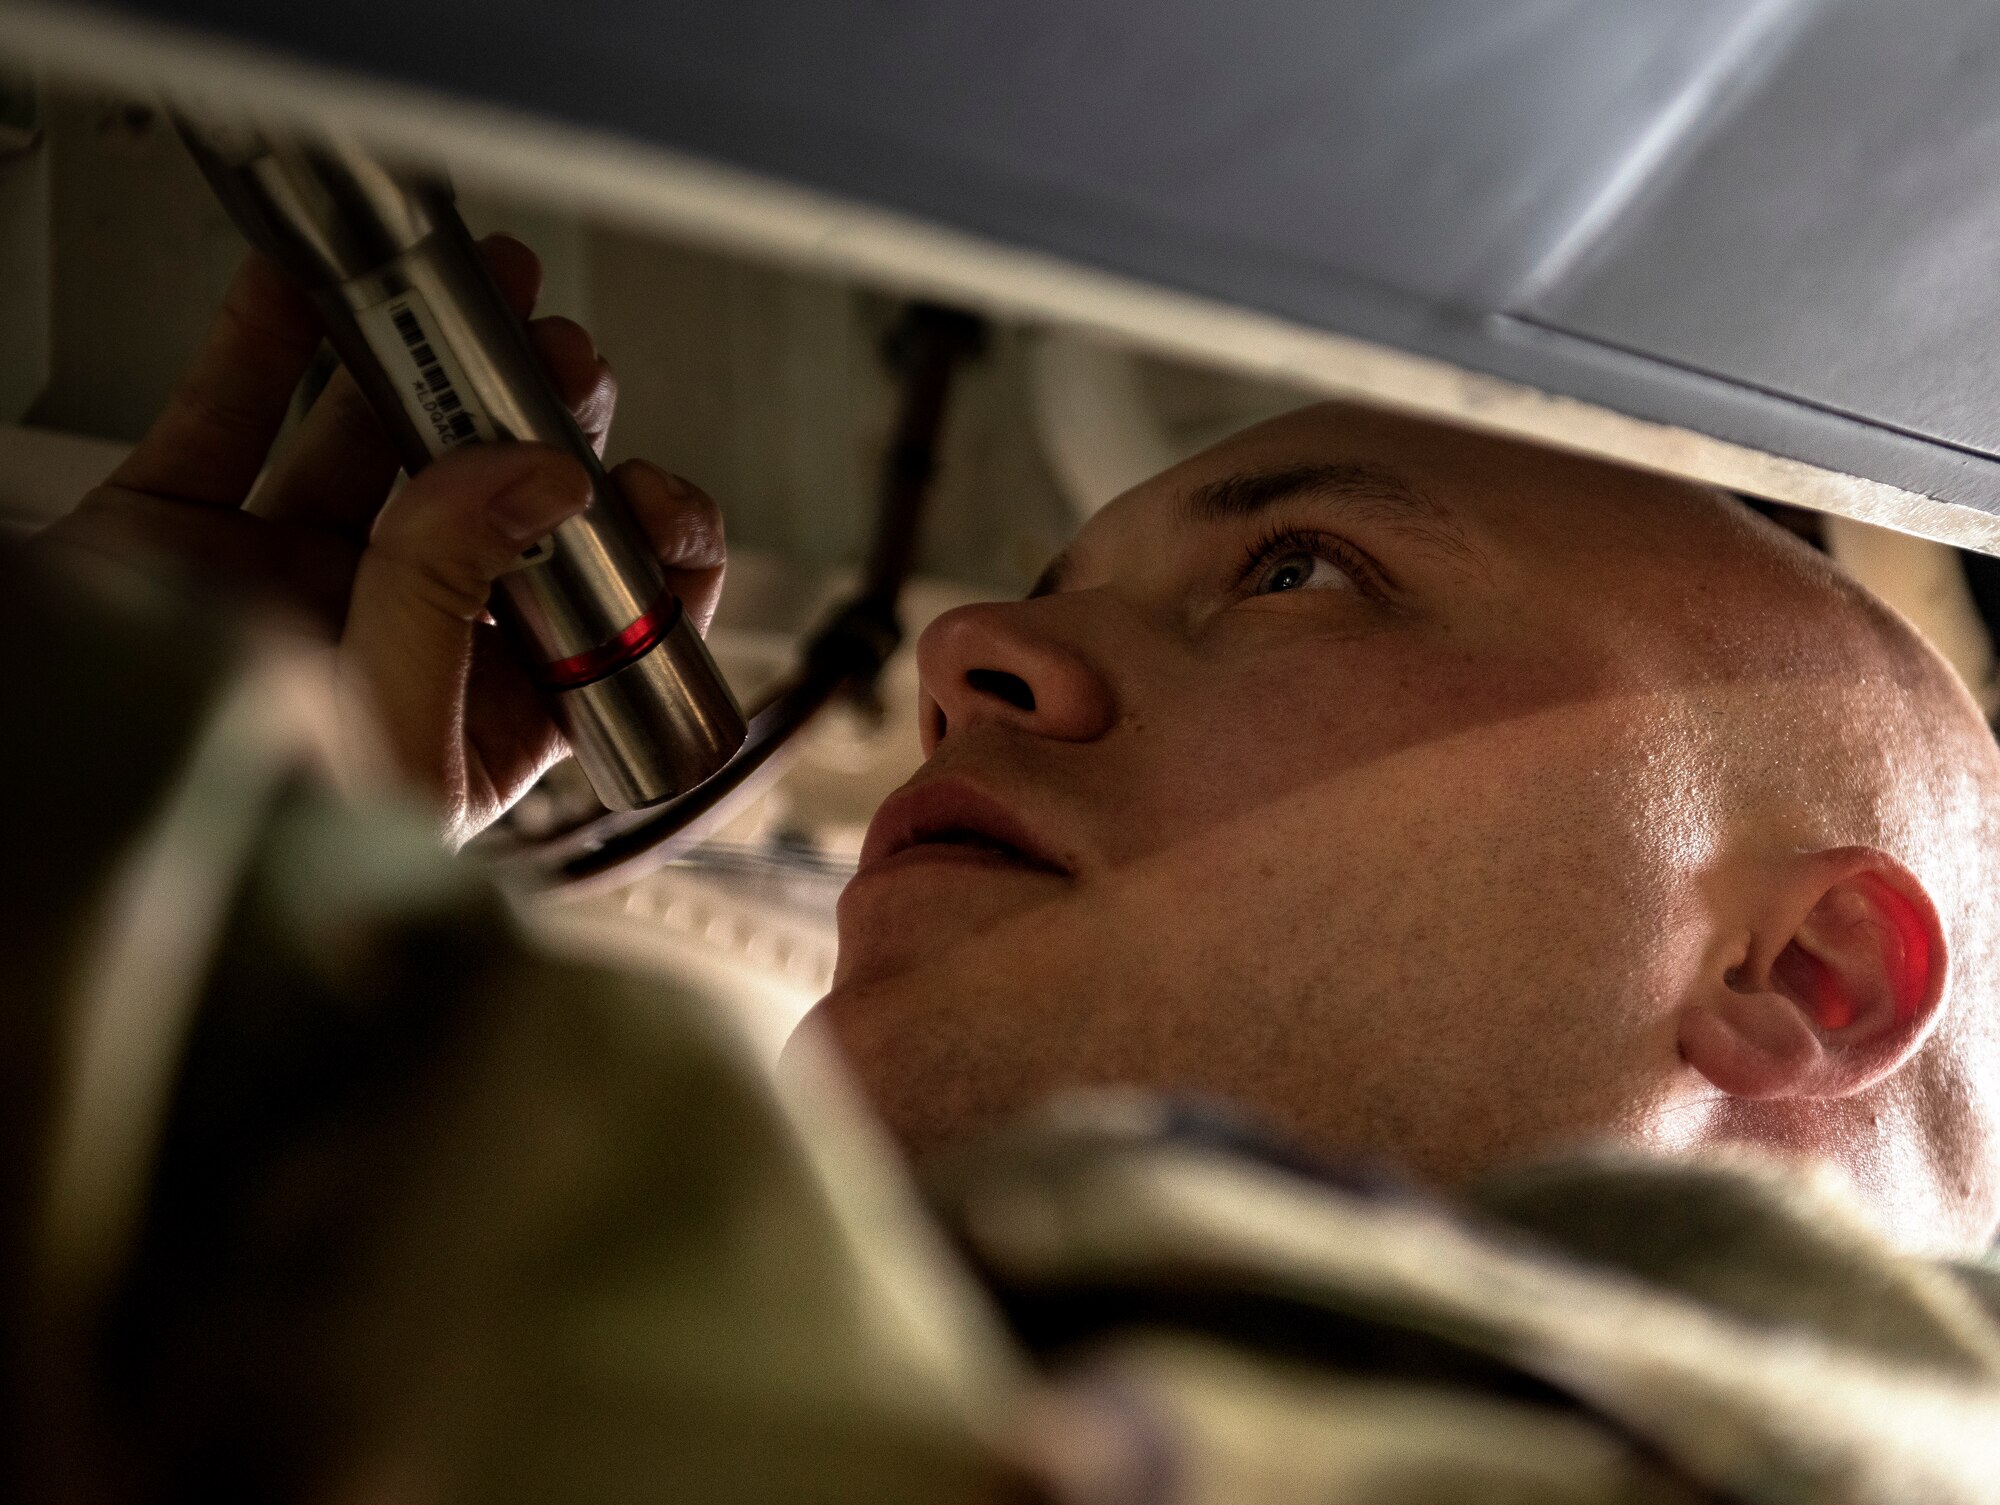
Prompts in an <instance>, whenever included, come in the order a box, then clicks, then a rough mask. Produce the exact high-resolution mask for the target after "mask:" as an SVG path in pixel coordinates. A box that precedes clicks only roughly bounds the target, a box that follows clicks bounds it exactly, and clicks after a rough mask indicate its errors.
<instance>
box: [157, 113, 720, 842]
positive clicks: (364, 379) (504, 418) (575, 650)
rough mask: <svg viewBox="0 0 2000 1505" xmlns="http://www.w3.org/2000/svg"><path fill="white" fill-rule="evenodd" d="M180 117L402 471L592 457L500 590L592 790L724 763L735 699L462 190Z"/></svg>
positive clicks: (621, 803)
mask: <svg viewBox="0 0 2000 1505" xmlns="http://www.w3.org/2000/svg"><path fill="white" fill-rule="evenodd" d="M185 130H186V134H187V136H188V140H189V146H190V148H191V149H192V150H193V151H194V153H195V157H196V160H197V161H198V162H199V163H200V165H201V167H202V170H203V172H204V173H205V174H206V175H207V176H208V178H209V181H210V182H211V183H212V184H213V185H214V186H215V188H216V191H217V194H218V195H219V196H220V197H221V198H222V200H223V202H224V204H225V205H227V206H228V208H229V209H230V211H231V214H232V216H233V217H234V218H235V219H236V221H237V223H238V225H239V226H240V227H241V228H242V229H243V230H244V232H245V234H246V235H247V236H248V237H249V238H250V239H251V241H252V242H253V243H254V244H256V245H258V246H260V247H261V248H262V249H264V250H265V251H266V252H268V253H269V254H270V255H271V256H273V257H274V258H276V259H277V260H278V261H279V263H280V264H281V265H283V266H285V267H286V268H287V270H289V271H290V272H292V273H293V275H295V276H296V277H297V278H298V280H299V281H300V282H301V283H302V284H303V285H304V286H305V288H306V289H307V291H308V292H309V293H310V294H311V296H312V298H313V300H314V303H315V305H316V306H317V307H318V308H319V310H320V313H321V315H322V316H323V318H324V319H325V322H326V326H327V332H328V338H329V340H330V341H331V342H332V344H333V346H334V348H335V349H336V350H337V351H338V352H339V353H340V356H341V359H342V360H343V361H344V362H345V363H346V365H347V367H348V369H349V370H350V371H351V372H352V373H353V374H354V376H355V379H356V381H357V382H358V383H359V385H360V386H361V388H362V390H363V391H364V392H366V393H367V394H368V396H369V398H370V400H371V403H372V405H373V406H374V408H375V410H376V412H377V413H378V414H379V415H380V416H381V417H382V418H383V420H384V421H385V423H386V424H387V426H388V428H389V430H390V432H391V434H392V435H393V436H394V437H395V439H396V441H397V443H398V446H399V448H400V449H401V451H402V455H403V460H404V466H405V468H406V469H407V470H409V471H411V472H412V473H414V472H415V471H417V470H420V469H422V468H423V467H424V466H425V465H427V464H429V463H430V461H431V460H433V459H434V458H436V457H437V456H438V455H440V454H443V453H445V452H446V451H448V450H449V449H451V448H453V447H455V446H456V445H458V444H461V443H474V442H479V441H480V440H483V439H496V438H497V439H518V440H533V441H538V442H541V443H545V444H552V445H555V446H557V447H559V448H561V449H563V450H565V451H567V452H568V453H570V454H571V455H573V456H575V457H576V458H577V459H578V460H579V461H580V462H581V463H582V464H583V465H584V466H585V468H586V469H587V470H588V471H589V474H590V479H591V485H592V489H593V493H594V495H593V499H592V501H591V503H590V505H589V506H588V507H587V508H586V509H585V510H584V511H583V512H582V513H581V514H579V515H578V516H576V517H574V518H571V519H570V520H569V521H567V522H565V523H563V524H562V525H561V526H560V527H559V528H557V529H556V531H555V532H554V533H553V534H551V535H550V536H549V537H548V538H547V539H544V540H542V542H541V543H539V544H537V545H535V546H534V547H533V548H532V549H530V550H529V551H528V552H527V553H526V554H524V555H523V556H522V559H521V562H520V564H519V565H518V567H516V568H514V569H511V570H509V571H508V572H507V573H506V574H505V575H503V576H502V577H501V579H500V581H499V582H498V586H497V588H496V591H495V598H494V600H495V606H496V609H497V610H498V611H499V614H500V615H501V616H502V618H503V619H504V620H506V621H507V622H508V623H509V625H510V626H511V627H512V628H513V629H514V633H515V636H516V638H517V639H518V640H519V641H520V642H521V644H522V647H523V649H524V651H525V652H526V654H527V656H528V659H529V661H530V663H531V665H533V666H536V667H537V668H538V672H539V674H540V676H541V678H542V679H543V681H544V685H545V687H546V689H547V690H548V692H549V693H548V697H547V698H548V700H549V703H550V705H551V708H552V709H553V711H554V713H555V715H556V718H557V720H558V722H559V723H560V724H561V726H562V728H563V730H564V732H565V733H566V734H567V736H568V737H569V740H570V745H571V747H572V748H573V749H574V750H575V752H576V756H577V759H578V761H579V762H580V763H581V764H582V765H583V768H584V770H585V772H586V773H587V774H588V775H589V777H590V781H591V784H592V787H593V788H595V789H596V791H597V793H598V797H599V798H600V799H602V800H603V801H604V802H605V804H606V805H608V806H611V807H612V808H614V809H631V808H635V807H638V806H643V805H649V804H653V803H657V802H658V801H661V800H664V799H669V798H672V797H673V796H675V795H678V794H680V793H682V792H684V791H685V790H687V789H688V788H690V787H692V786H693V785H694V784H697V783H699V782H700V781H701V780H702V779H704V778H706V777H708V776H709V775H710V774H712V773H714V772H715V771H716V770H717V769H718V768H720V767H721V766H722V765H723V763H724V762H726V761H727V759H728V757H729V755H730V754H731V753H733V752H734V751H735V750H736V748H737V747H738V746H739V745H740V744H741V743H742V740H743V736H744V722H743V717H742V713H741V712H740V710H738V708H737V706H736V703H735V700H734V698H733V697H732V696H731V695H730V693H729V688H728V686H727V685H726V684H725V683H724V682H723V680H722V677H721V675H720V673H719V672H718V671H717V670H716V668H715V665H714V662H713V660H711V659H710V658H709V656H708V653H707V650H706V649H705V648H703V646H702V643H701V639H700V636H699V635H698V634H697V633H696V632H695V631H694V630H693V628H692V627H691V626H690V625H689V624H688V622H687V620H686V618H685V616H684V615H683V614H682V613H681V611H680V606H679V603H678V602H677V601H674V600H673V598H672V595H671V592H669V591H668V589H667V586H666V581H665V577H664V576H663V574H662V573H661V569H660V566H659V564H658V562H657V561H656V560H655V559H654V557H653V555H652V551H651V550H650V549H649V548H648V547H647V545H646V543H645V540H644V538H643V536H642V535H641V534H640V532H639V529H638V526H637V524H636V523H635V522H634V521H633V520H632V518H631V515H630V513H629V512H628V510H627V509H626V507H625V505H624V502H623V500H622V499H621V498H620V497H619V496H618V493H617V488H616V486H615V484H614V483H613V482H612V480H611V478H610V477H609V475H607V474H606V472H605V471H604V468H603V466H602V465H600V464H599V463H598V460H597V456H596V454H595V452H594V451H593V450H592V448H591V446H590V443H589V441H588V440H586V439H585V438H584V436H583V434H582V432H581V431H580V430H579V429H578V428H577V425H576V422H575V420H574V419H573V418H571V416H570V414H569V412H568V411H567V409H565V408H564V406H563V405H562V403H561V401H560V400H559V399H558V398H557V397H556V395H555V393H554V391H553V390H552V389H551V388H550V386H549V383H548V379H547V378H546V376H545V375H544V374H543V372H542V369H541V364H540V362H539V360H537V358H536V356H535V353H534V350H533V348H532V347H531V346H530V344H529V343H528V339H527V334H526V332H525V330H524V329H523V328H522V326H521V323H520V321H519V320H518V319H516V318H515V317H514V316H513V314H512V313H511V312H510V311H509V310H508V309H507V307H506V305H505V303H504V302H503V301H502V299H501V297H500V295H499V292H498V291H497V289H495V288H494V286H493V283H492V280H491V278H490V277H488V275H487V274H486V271H485V268H484V266H483V264H482V263H481V262H480V259H479V256H478V252H477V251H476V249H475V248H474V247H473V245H472V242H471V240H470V238H469V236H468V235H467V234H466V231H465V227H464V225H463V223H462V222H461V221H460V220H459V218H458V214H457V211H456V210H455V208H454V207H453V205H452V199H451V191H450V189H449V188H448V187H446V186H445V185H444V184H442V183H439V182H435V181H428V180H423V179H418V178H412V177H409V176H406V175H403V174H398V173H391V172H389V171H388V170H386V169H385V168H384V167H382V165H381V164H380V163H378V162H377V161H375V160H374V159H373V158H372V157H371V156H369V155H368V154H367V153H365V152H362V151H361V150H359V149H358V148H356V147H354V146H353V145H351V144H350V143H347V142H344V141H340V140H338V139H326V140H322V141H315V142H314V143H313V144H312V145H310V146H307V145H303V144H300V143H298V142H293V141H288V140H286V139H284V138H282V137H277V138H273V137H270V136H268V135H267V134H265V133H263V132H260V131H256V130H251V129H248V128H243V127H236V126H228V125H225V126H214V127H212V126H208V125H202V126H193V125H190V126H188V127H186V128H185ZM397 362H401V365H400V366H398V365H397ZM399 371H400V372H401V374H400V375H398V374H397V373H398V372H399ZM655 618H657V619H660V620H661V621H663V622H664V623H667V624H670V625H668V626H667V630H665V631H664V632H662V633H659V634H657V638H658V640H657V643H656V644H655V645H654V646H652V647H650V648H649V649H647V650H646V651H644V652H643V653H640V654H638V656H637V657H636V659H635V658H634V653H635V652H636V651H637V646H638V644H639V643H640V642H643V640H644V638H645V637H648V636H653V635H654V634H651V633H645V634H638V635H635V628H643V627H645V626H646V625H647V624H648V622H649V621H650V620H652V619H655ZM626 642H631V643H632V644H633V645H634V646H633V648H632V649H631V650H625V649H623V648H621V646H620V645H621V644H622V643H626ZM600 661H601V662H600ZM566 666H575V667H570V668H568V670H567V672H565V669H566Z"/></svg>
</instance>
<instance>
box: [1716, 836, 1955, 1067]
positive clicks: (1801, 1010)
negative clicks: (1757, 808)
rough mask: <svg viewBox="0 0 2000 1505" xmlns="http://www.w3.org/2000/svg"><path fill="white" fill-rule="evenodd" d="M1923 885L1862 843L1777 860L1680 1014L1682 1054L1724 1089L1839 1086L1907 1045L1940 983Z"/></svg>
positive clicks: (1929, 1011) (1892, 1059)
mask: <svg viewBox="0 0 2000 1505" xmlns="http://www.w3.org/2000/svg"><path fill="white" fill-rule="evenodd" d="M1944 975H1945V945H1944V931H1943V929H1942V927H1941V926H1940V925H1939V924H1938V917H1937V909H1936V907H1935V906H1934V905H1933V904H1932V903H1931V900H1930V895H1929V894H1927V893H1926V892H1925V891H1924V887H1923V884H1922V883H1920V882H1919V881H1918V880H1917V878H1916V876H1915V875H1914V874H1913V873H1911V872H1910V871H1909V869H1907V868H1905V867H1904V866H1903V865H1902V864H1901V863H1899V862H1897V861H1896V860H1895V859H1894V858H1892V857H1890V856H1889V855H1888V854H1886V853H1884V852H1879V851H1876V850H1875V849H1874V848H1872V847H1841V848H1838V849H1835V850H1832V851H1825V852H1815V853H1811V854H1809V855H1806V856H1802V857H1799V858H1796V859H1791V860H1788V861H1787V863H1786V864H1785V867H1784V870H1783V871H1782V872H1780V873H1779V874H1778V875H1777V876H1776V880H1775V882H1773V883H1771V884H1768V885H1766V887H1765V892H1764V895H1763V898H1762V903H1761V908H1760V909H1759V910H1758V912H1757V913H1756V914H1755V915H1754V916H1753V919H1752V930H1751V936H1750V940H1749V945H1748V948H1747V950H1746V951H1745V952H1743V953H1742V954H1741V960H1740V961H1738V962H1736V964H1735V965H1733V966H1723V965H1719V966H1718V969H1717V976H1715V977H1714V978H1712V979H1707V980H1705V981H1704V984H1703V990H1702V993H1701V995H1700V996H1698V997H1697V998H1696V999H1695V1000H1694V1001H1693V1002H1692V1003H1690V1004H1689V1005H1688V1007H1687V1009H1686V1010H1685V1012H1684V1013H1683V1014H1682V1015H1681V1020H1680V1052H1681V1057H1682V1059H1684V1060H1685V1061H1686V1062H1687V1063H1688V1064H1689V1065H1690V1066H1692V1067H1693V1068H1694V1069H1695V1070H1696V1071H1698V1072H1700V1073H1701V1074H1702V1075H1703V1076H1704V1077H1706V1078H1708V1080H1709V1081H1710V1082H1712V1083H1713V1084H1714V1085H1715V1086H1717V1087H1719V1088H1721V1089H1722V1090H1723V1091H1724V1092H1726V1093H1729V1094H1730V1095H1731V1096H1732V1097H1742V1098H1832V1097H1844V1096H1846V1095H1847V1094H1849V1093H1853V1092H1858V1091H1860V1090H1861V1089H1862V1088H1864V1087H1868V1086H1871V1085H1873V1084H1874V1083H1876V1082H1879V1081H1880V1080H1882V1078H1884V1077H1886V1076H1888V1075H1890V1074H1891V1073H1892V1072H1894V1071H1895V1070H1896V1069H1897V1068H1898V1067H1900V1066H1901V1065H1902V1064H1903V1063H1904V1062H1905V1061H1907V1060H1908V1059H1909V1058H1910V1056H1911V1054H1912V1053H1913V1052H1914V1051H1915V1050H1916V1048H1917V1046H1918V1044H1920V1043H1921V1042H1922V1040H1923V1038H1924V1034H1925V1032H1926V1031H1927V1030H1928V1029H1929V1027H1930V1023H1931V1020H1932V1019H1933V1018H1934V1017H1935V1015H1936V1013H1937V1006H1938V1000H1939V999H1940V998H1941V997H1942V996H1943V993H1944Z"/></svg>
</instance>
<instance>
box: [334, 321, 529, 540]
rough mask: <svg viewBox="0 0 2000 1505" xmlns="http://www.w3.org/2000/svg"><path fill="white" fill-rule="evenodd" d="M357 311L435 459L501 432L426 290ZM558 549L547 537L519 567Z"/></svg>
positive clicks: (363, 330)
mask: <svg viewBox="0 0 2000 1505" xmlns="http://www.w3.org/2000/svg"><path fill="white" fill-rule="evenodd" d="M354 317H355V321H356V322H357V323H358V324H359V325H360V326H361V333H362V337H363V338H364V339H366V340H367V341H368V346H369V348H370V349H371V350H373V351H374V352H375V357H376V359H377V360H379V361H381V363H382V367H383V369H384V370H385V371H387V372H388V373H389V380H390V382H391V383H392V384H393V385H394V386H395V388H396V395H397V396H398V397H400V398H401V399H402V401H403V410H404V411H405V412H406V413H408V414H409V415H410V421H411V422H412V423H414V424H415V425H416V429H417V433H418V434H419V435H420V436H421V437H422V439H423V441H424V447H425V448H426V449H428V450H429V451H430V452H431V457H432V458H433V459H435V458H436V457H437V456H439V455H442V454H444V453H446V452H447V451H448V450H453V449H456V448H458V446H459V445H461V444H474V443H477V442H478V441H480V440H482V439H495V438H498V437H499V433H498V430H497V429H496V428H495V427H494V424H493V420H492V419H491V418H490V417H488V416H487V414H486V412H485V411H484V410H483V409H482V408H481V407H480V406H479V402H478V398H477V394H476V393H474V391H473V389H472V386H471V383H469V382H468V381H467V380H466V379H465V369H464V367H462V366H461V365H460V364H459V362H458V358H457V357H456V356H455V355H453V354H452V350H451V346H450V345H449V344H448V343H446V342H445V340H444V339H443V338H442V337H441V336H440V334H439V329H438V321H437V316H436V315H435V314H433V313H432V312H431V306H430V304H428V303H427V302H425V301H424V296H423V294H422V293H420V292H418V291H417V290H416V289H415V288H410V289H407V290H406V291H404V292H400V293H398V294H396V295H395V296H394V297H393V298H388V299H385V300H384V301H382V302H380V303H377V304H375V305H374V306H373V307H370V308H364V309H361V310H359V311H357V312H356V314H355V315H354ZM554 553H555V544H554V541H553V540H551V539H547V538H544V539H542V540H541V541H540V542H539V543H536V544H535V545H533V546H532V547H530V548H529V549H527V550H526V551H524V552H523V553H522V554H521V556H520V559H519V561H518V563H517V565H516V567H517V568H518V567H519V566H521V565H529V564H538V563H540V562H541V561H542V560H544V559H547V558H549V557H550V556H552V555H553V554H554Z"/></svg>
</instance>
